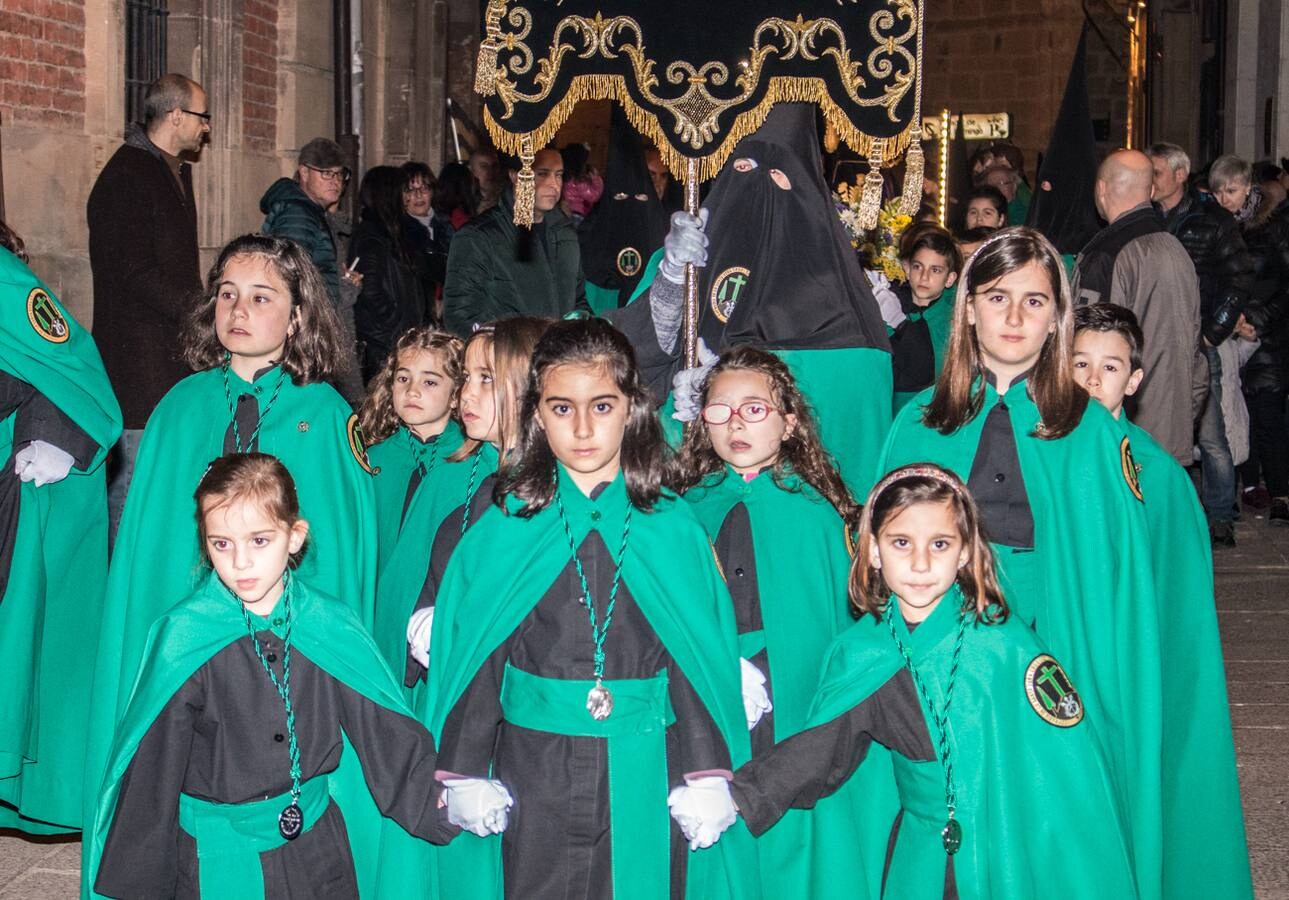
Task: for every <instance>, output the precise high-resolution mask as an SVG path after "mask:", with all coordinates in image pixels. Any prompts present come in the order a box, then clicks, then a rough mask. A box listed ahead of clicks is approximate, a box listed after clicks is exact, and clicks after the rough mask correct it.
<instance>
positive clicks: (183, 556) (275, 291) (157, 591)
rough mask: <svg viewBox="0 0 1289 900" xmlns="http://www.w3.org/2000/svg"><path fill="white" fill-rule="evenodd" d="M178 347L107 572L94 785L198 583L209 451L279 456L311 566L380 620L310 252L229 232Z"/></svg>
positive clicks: (371, 539)
mask: <svg viewBox="0 0 1289 900" xmlns="http://www.w3.org/2000/svg"><path fill="white" fill-rule="evenodd" d="M181 350H182V356H183V358H184V360H185V361H186V362H187V363H188V364H189V365H190V366H191V367H192V368H193V369H194V370H195V371H196V374H195V375H190V376H189V377H188V378H185V379H184V380H183V381H181V382H179V384H177V385H175V386H174V387H173V388H171V390H170V391H169V392H168V393H167V394H166V396H165V397H164V398H162V401H161V403H160V404H159V405H158V406H157V409H156V411H155V412H153V414H152V417H151V418H150V419H149V420H148V425H147V428H146V429H145V431H144V435H143V440H142V442H141V444H140V447H139V455H138V458H137V461H136V464H135V471H134V479H133V481H132V482H131V484H130V493H129V497H128V499H127V501H126V504H125V510H124V513H123V515H122V519H121V527H120V530H119V531H118V532H117V537H116V545H115V548H114V553H113V557H112V563H111V568H110V570H109V573H108V588H107V601H106V603H105V605H104V612H103V623H102V627H101V629H100V632H99V641H98V653H97V658H96V660H95V668H94V687H93V693H92V697H93V704H92V707H91V713H90V722H89V735H88V743H89V759H88V764H87V767H86V777H87V778H88V779H89V784H90V791H91V793H92V792H93V790H94V789H95V788H97V786H98V782H99V779H100V778H101V777H102V774H103V768H102V767H103V765H104V764H105V763H106V761H107V746H108V741H109V740H110V738H111V735H112V731H113V728H114V726H115V723H116V722H117V720H118V718H119V716H120V714H121V712H122V711H123V710H124V707H125V702H126V700H127V699H128V697H129V688H130V685H131V684H132V683H133V678H134V673H135V672H136V671H137V669H138V666H139V660H140V659H141V657H142V653H143V643H144V639H145V638H146V637H147V634H148V629H149V628H150V627H151V625H152V623H153V622H154V621H156V619H157V617H158V616H160V615H161V614H162V613H163V612H164V611H165V610H166V608H167V606H168V605H169V604H171V603H173V602H174V598H176V597H183V596H186V595H187V594H188V593H190V592H191V591H192V589H193V588H194V587H195V586H196V578H197V575H198V572H199V570H200V565H199V562H200V559H201V557H200V552H199V550H200V548H199V547H198V543H197V533H196V530H195V529H194V528H193V525H192V511H191V508H190V507H189V503H188V501H187V500H186V499H185V498H187V497H191V496H192V491H193V488H194V487H195V486H196V484H197V482H198V481H199V480H200V478H201V476H202V472H204V471H205V469H206V467H207V465H209V463H210V460H211V459H213V458H215V457H216V456H219V455H221V454H223V453H245V452H250V451H254V450H259V451H262V452H270V453H272V454H273V455H275V456H276V457H278V458H279V459H280V460H281V461H282V464H283V465H285V466H286V467H287V470H288V471H290V473H291V477H292V478H293V479H294V480H295V483H296V486H297V489H298V490H299V493H300V498H301V502H302V503H303V504H304V506H305V508H306V509H309V510H311V511H312V513H311V514H312V540H313V544H314V546H315V547H316V548H317V552H316V553H313V554H310V555H309V556H308V557H307V558H306V559H305V561H304V563H303V567H302V569H301V572H300V574H301V576H302V577H303V578H304V579H305V580H306V581H307V582H308V583H309V584H311V585H313V586H315V587H316V588H318V589H319V590H322V591H325V592H327V593H328V594H331V595H332V596H335V597H339V598H340V599H341V600H342V601H343V602H345V603H348V604H349V605H350V607H351V608H353V609H354V611H355V613H356V614H357V615H358V617H359V620H360V621H362V623H363V624H364V626H366V627H370V626H371V622H372V605H373V602H374V600H375V579H376V533H375V528H374V527H373V526H374V524H375V518H376V513H375V505H374V500H373V497H374V495H373V490H372V483H371V474H370V465H369V463H368V462H367V457H366V451H365V446H364V442H363V438H362V429H361V428H360V427H359V425H358V417H357V416H355V415H352V413H351V411H350V409H349V407H348V405H347V404H346V403H345V402H344V400H342V399H341V398H340V395H339V394H337V393H336V391H335V389H334V388H332V387H331V385H330V384H328V383H327V382H328V380H330V379H333V378H334V377H335V376H336V374H337V371H336V365H337V362H336V361H337V360H340V359H343V358H345V354H342V353H341V351H340V328H339V324H338V323H337V320H336V314H335V312H334V311H333V310H332V306H331V302H330V300H329V299H328V297H327V291H326V287H325V286H324V285H323V283H322V279H321V276H319V275H318V270H317V269H316V268H315V267H314V265H313V263H312V262H310V261H309V257H308V256H307V255H306V254H305V253H304V251H302V250H301V249H300V247H299V245H297V244H295V243H294V242H292V241H289V240H285V239H282V238H274V237H270V236H264V235H245V236H243V237H239V238H236V239H235V240H233V241H232V242H230V243H229V244H228V246H226V247H225V248H224V249H223V251H222V252H221V253H220V254H219V258H218V259H217V260H216V261H215V264H214V265H213V266H212V267H211V270H210V274H209V276H208V277H207V281H206V287H205V291H204V293H203V295H202V296H201V297H200V298H195V302H194V305H193V307H192V311H191V313H190V315H189V319H188V322H187V324H186V326H185V330H184V334H183V339H182V348H181ZM89 802H92V800H91V801H89Z"/></svg>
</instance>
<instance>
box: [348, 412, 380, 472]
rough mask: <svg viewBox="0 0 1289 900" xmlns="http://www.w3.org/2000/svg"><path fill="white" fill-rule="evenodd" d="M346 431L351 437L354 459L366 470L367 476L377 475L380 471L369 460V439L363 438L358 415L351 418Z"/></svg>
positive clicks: (350, 443)
mask: <svg viewBox="0 0 1289 900" xmlns="http://www.w3.org/2000/svg"><path fill="white" fill-rule="evenodd" d="M345 431H346V433H347V434H348V437H349V452H350V453H352V454H353V455H354V459H356V460H358V465H360V466H362V467H363V468H364V469H366V470H367V474H369V475H376V474H377V473H378V472H379V471H380V470H379V469H373V468H372V464H371V462H370V461H368V459H367V439H366V438H365V437H363V427H362V425H360V424H359V423H358V414H357V413H355V414H353V415H351V416H350V417H349V422H348V424H347V425H346V426H345Z"/></svg>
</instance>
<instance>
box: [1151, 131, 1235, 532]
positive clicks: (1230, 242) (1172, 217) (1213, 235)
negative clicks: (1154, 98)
mask: <svg viewBox="0 0 1289 900" xmlns="http://www.w3.org/2000/svg"><path fill="white" fill-rule="evenodd" d="M1149 153H1150V164H1151V166H1152V168H1153V170H1154V189H1155V203H1156V205H1157V206H1158V207H1159V210H1160V212H1162V213H1163V214H1164V227H1165V228H1167V229H1168V232H1169V233H1170V234H1172V235H1174V236H1176V238H1177V239H1178V240H1179V241H1181V243H1182V246H1183V247H1184V248H1186V252H1187V253H1188V254H1190V258H1191V261H1192V262H1193V263H1194V264H1195V272H1196V274H1197V275H1198V276H1199V290H1200V330H1201V333H1202V334H1203V336H1204V355H1205V356H1206V357H1207V358H1208V366H1209V391H1208V401H1207V402H1206V403H1205V404H1204V409H1203V411H1202V412H1201V413H1200V418H1199V431H1198V442H1199V449H1200V468H1201V472H1202V475H1203V485H1202V491H1201V500H1202V501H1203V503H1204V511H1205V513H1207V514H1208V525H1209V533H1210V536H1211V537H1212V539H1213V543H1214V544H1215V545H1217V546H1227V547H1233V546H1235V528H1234V527H1233V525H1232V519H1233V518H1234V515H1235V463H1234V460H1233V457H1232V453H1231V447H1230V445H1229V444H1228V443H1227V436H1226V425H1225V422H1224V421H1223V418H1222V365H1223V357H1225V358H1226V364H1227V365H1230V366H1235V365H1238V360H1237V359H1236V356H1235V352H1234V349H1233V348H1229V347H1228V348H1227V349H1226V350H1223V349H1222V345H1223V344H1224V343H1225V342H1226V340H1227V339H1228V338H1229V337H1230V336H1231V332H1232V331H1233V330H1234V329H1235V325H1236V322H1238V321H1239V318H1240V314H1241V313H1242V312H1243V311H1244V307H1245V304H1246V303H1247V302H1248V300H1249V296H1250V293H1251V291H1252V289H1253V259H1252V257H1250V256H1249V252H1248V249H1247V248H1246V247H1245V246H1244V238H1243V236H1241V234H1240V226H1239V224H1238V223H1237V222H1236V221H1235V217H1234V216H1232V215H1231V214H1230V213H1229V212H1227V211H1226V210H1224V209H1223V208H1222V207H1221V205H1220V204H1218V203H1217V201H1215V200H1213V199H1212V198H1211V197H1206V196H1204V195H1202V194H1200V193H1199V191H1197V190H1195V189H1194V188H1192V187H1189V186H1188V184H1187V181H1188V179H1189V177H1190V170H1191V161H1190V157H1189V156H1187V155H1186V152H1185V151H1184V150H1182V148H1181V147H1178V146H1177V145H1176V144H1162V143H1161V144H1154V145H1153V146H1151V148H1150V151H1149Z"/></svg>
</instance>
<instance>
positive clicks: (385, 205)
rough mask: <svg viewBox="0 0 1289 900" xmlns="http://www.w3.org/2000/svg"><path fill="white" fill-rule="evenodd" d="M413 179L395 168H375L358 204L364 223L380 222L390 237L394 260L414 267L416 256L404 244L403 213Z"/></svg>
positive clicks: (367, 177)
mask: <svg viewBox="0 0 1289 900" xmlns="http://www.w3.org/2000/svg"><path fill="white" fill-rule="evenodd" d="M409 181H411V179H410V178H409V177H408V174H407V172H405V171H404V170H403V169H401V168H396V167H394V166H372V167H371V168H370V169H368V170H367V174H365V175H363V180H362V184H361V185H360V186H359V188H358V201H359V202H360V203H361V204H362V207H363V209H362V216H363V219H364V220H373V221H376V222H379V223H380V225H381V227H382V228H384V229H385V234H386V235H387V236H388V237H389V241H390V246H391V247H392V248H393V251H394V258H395V259H397V260H399V261H400V262H402V263H405V264H407V265H409V266H410V265H411V264H412V254H411V251H410V250H409V248H408V246H407V242H406V241H405V240H404V237H405V232H404V228H403V222H404V220H405V219H406V218H407V212H406V211H405V210H404V209H403V188H405V187H407V185H408V182H409Z"/></svg>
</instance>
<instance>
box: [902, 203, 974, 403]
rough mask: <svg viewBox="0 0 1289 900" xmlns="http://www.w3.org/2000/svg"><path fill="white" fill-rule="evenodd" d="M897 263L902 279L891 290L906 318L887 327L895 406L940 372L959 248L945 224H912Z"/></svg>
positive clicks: (932, 380)
mask: <svg viewBox="0 0 1289 900" xmlns="http://www.w3.org/2000/svg"><path fill="white" fill-rule="evenodd" d="M900 265H901V267H903V269H904V277H905V279H906V281H905V282H904V283H902V284H898V285H894V286H893V287H892V290H893V291H894V292H895V295H896V296H897V297H899V299H900V308H901V311H902V312H903V313H904V315H905V317H906V318H905V319H904V320H903V321H901V322H900V323H899V324H898V325H896V326H895V328H894V329H893V330H892V331H891V356H892V365H893V367H894V369H895V401H894V410H895V411H896V412H898V411H899V409H900V407H902V406H903V405H904V404H905V403H907V402H908V401H909V400H910V399H911V398H912V397H913V395H914V394H916V393H918V392H919V391H921V390H923V389H924V388H928V387H930V386H931V385H932V384H933V383H934V382H935V380H936V378H937V377H939V375H940V364H941V358H942V354H943V352H944V348H945V344H946V343H947V341H948V336H949V326H950V324H951V323H952V322H953V296H954V295H953V290H952V289H953V286H954V284H955V283H956V282H957V280H958V271H959V270H960V269H961V268H962V254H961V253H960V252H959V251H958V245H957V243H955V242H954V240H953V235H951V234H949V232H947V231H945V230H944V229H943V228H941V227H939V226H938V225H916V226H913V227H911V228H909V229H908V230H907V231H906V232H905V233H904V238H903V240H902V241H901V242H900Z"/></svg>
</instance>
